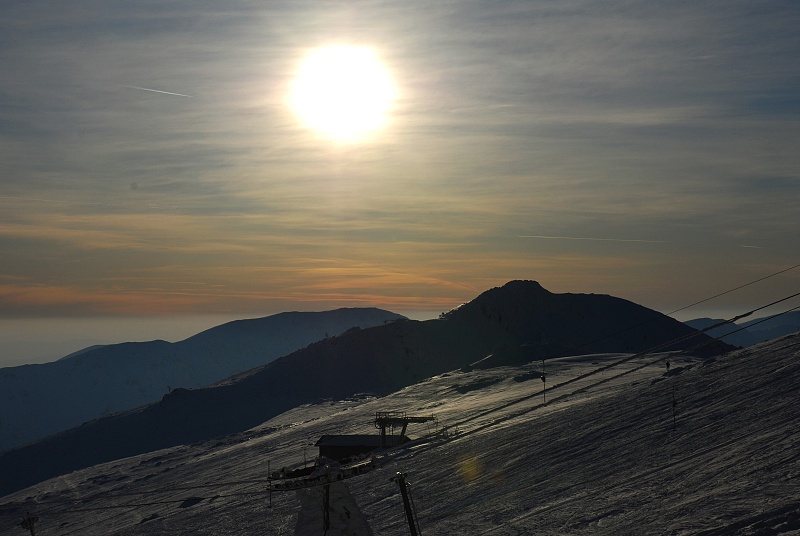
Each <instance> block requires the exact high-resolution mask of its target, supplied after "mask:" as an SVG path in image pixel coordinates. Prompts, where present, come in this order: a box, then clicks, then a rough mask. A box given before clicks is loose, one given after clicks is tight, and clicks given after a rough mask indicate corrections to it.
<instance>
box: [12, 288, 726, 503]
mask: <svg viewBox="0 0 800 536" xmlns="http://www.w3.org/2000/svg"><path fill="white" fill-rule="evenodd" d="M484 305H486V307H484ZM487 311H488V313H489V314H488V315H487V314H486V312H487ZM598 323H599V324H600V326H598V325H597V324H598ZM632 326H634V328H633V329H631V327H632ZM695 333H696V332H695V331H694V330H692V329H691V328H688V327H687V326H684V325H683V324H681V323H680V322H678V321H676V320H673V319H670V318H668V317H665V316H664V315H661V314H659V313H656V312H654V311H651V310H649V309H646V308H644V307H641V306H639V305H636V304H633V303H631V302H627V301H625V300H620V299H618V298H613V297H610V296H597V295H572V294H566V295H557V294H551V293H549V292H547V291H546V290H544V289H542V288H541V286H539V284H538V283H536V282H533V281H529V282H520V281H517V282H512V283H509V284H508V285H505V286H504V287H501V288H498V289H493V290H490V291H488V292H486V293H484V294H482V295H481V296H479V297H478V298H477V299H476V300H475V301H474V302H471V303H470V304H467V305H465V306H463V307H461V308H459V309H458V310H457V311H455V312H454V313H451V314H448V315H446V316H445V318H443V319H440V320H430V321H426V322H415V321H400V322H392V323H389V324H384V325H381V326H376V327H373V328H368V329H361V330H351V331H349V332H347V333H344V334H342V335H341V336H338V337H331V338H328V339H324V340H322V341H319V342H317V343H315V344H312V345H309V346H308V347H307V348H304V349H302V350H299V351H297V352H294V353H292V354H290V355H287V356H284V357H282V358H280V359H277V360H275V361H273V362H271V363H269V364H268V365H265V366H263V367H260V368H258V369H254V370H251V371H248V372H246V373H242V374H240V375H238V376H236V377H233V378H231V379H228V380H226V381H224V382H220V383H219V384H216V385H214V386H211V387H208V388H203V389H195V390H185V389H178V390H174V391H173V392H172V393H170V394H169V395H168V396H166V397H164V399H163V400H162V401H161V402H159V403H157V404H153V405H150V406H147V407H143V408H139V409H136V410H132V411H128V412H126V413H123V414H118V415H112V416H109V417H106V418H103V419H98V420H95V421H93V422H90V423H87V424H85V425H83V426H81V427H79V428H73V429H71V430H67V431H64V432H62V433H60V434H57V435H54V436H50V437H48V438H45V439H43V440H41V441H38V442H36V443H33V444H30V445H27V446H25V447H22V448H19V449H15V450H11V451H8V452H6V453H4V454H2V455H0V473H5V479H4V480H3V481H0V493H8V492H10V491H13V490H15V489H19V488H20V487H24V486H27V485H30V484H33V483H35V482H38V481H41V480H44V479H46V478H50V477H52V476H55V475H58V474H63V473H66V472H69V471H74V470H76V469H80V468H82V467H87V466H91V465H95V464H97V463H101V462H105V461H110V460H114V459H118V458H123V457H126V456H133V455H136V454H140V453H142V452H147V451H153V450H157V449H162V448H166V447H170V446H174V445H178V444H188V443H193V442H197V441H201V440H204V439H208V438H211V437H215V436H220V435H225V434H231V433H236V432H240V431H242V430H246V429H248V428H251V427H253V426H257V425H258V424H260V423H262V422H264V421H265V420H267V419H270V418H272V417H274V416H276V415H278V414H280V413H282V412H284V411H287V410H289V409H291V408H293V407H296V406H298V405H301V404H307V403H313V402H315V401H318V400H320V399H342V398H346V397H348V396H352V395H354V394H357V393H372V394H376V395H386V394H389V393H391V392H393V391H396V390H398V389H401V388H403V387H405V386H408V385H411V384H414V383H416V382H419V381H422V380H424V379H426V378H429V377H431V376H434V375H437V374H441V373H443V372H446V371H450V370H454V369H459V368H462V367H468V366H469V365H474V366H478V367H480V368H486V367H490V366H497V365H503V364H517V363H525V362H528V361H530V360H531V359H542V358H554V357H558V356H563V355H568V354H569V350H573V351H574V350H575V349H577V348H580V350H581V351H582V352H637V351H642V350H646V349H649V348H653V347H659V346H664V345H665V343H667V342H668V341H672V340H674V339H675V338H680V337H684V336H688V335H691V334H695ZM604 335H605V336H604ZM708 341H709V339H708V338H707V337H705V336H702V335H701V336H699V337H696V338H691V339H686V340H683V341H682V342H681V343H678V344H666V348H669V349H675V348H681V347H682V348H693V347H695V346H696V345H697V343H698V342H701V343H702V342H708ZM709 349H714V346H713V345H709V346H704V347H702V348H701V350H703V351H706V352H708V350H709Z"/></svg>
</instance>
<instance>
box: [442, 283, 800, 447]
mask: <svg viewBox="0 0 800 536" xmlns="http://www.w3.org/2000/svg"><path fill="white" fill-rule="evenodd" d="M796 296H800V292H798V293H795V294H792V295H790V296H787V297H784V298H781V299H780V300H775V301H773V302H771V303H769V304H767V305H763V306H761V307H757V308H755V309H752V310H751V311H748V312H746V313H743V314H741V315H738V316H736V317H734V318H732V319H730V320H725V321H723V322H720V323H718V324H714V325H713V326H709V327H707V328H704V329H702V330H699V331H696V332H695V333H691V334H689V335H684V336H682V337H678V338H676V339H672V340H670V341H667V342H665V343H662V344H659V345H656V346H654V347H651V348H649V349H648V350H645V351H643V352H638V353H635V354H632V355H630V356H626V357H623V358H621V359H618V360H616V361H613V362H612V363H609V364H608V365H605V366H602V367H599V368H596V369H593V370H590V371H589V372H586V373H584V374H580V375H578V376H576V377H574V378H570V379H569V380H565V381H563V382H561V383H558V384H556V385H554V386H552V387H550V392H553V390H555V389H559V388H564V387H566V386H568V385H571V384H573V383H575V382H578V381H581V380H584V379H586V378H589V377H591V376H594V375H596V374H599V373H601V372H605V371H607V370H610V369H612V368H614V367H617V366H619V365H622V364H624V363H627V362H629V361H633V360H634V359H638V358H641V357H644V356H646V355H649V354H652V353H654V352H659V351H663V350H664V349H666V348H669V347H670V346H672V345H675V344H678V343H681V342H684V341H687V340H690V339H692V338H694V337H697V336H698V335H700V334H703V333H705V332H706V331H709V330H711V329H714V328H717V327H719V326H722V325H725V324H728V323H732V322H734V321H735V320H738V319H741V318H745V317H747V316H750V315H751V314H753V313H755V312H757V311H760V310H762V309H766V308H767V307H771V306H773V305H775V304H778V303H781V302H784V301H787V300H789V299H791V298H794V297H796ZM714 340H716V339H713V338H712V341H714ZM712 341H708V342H705V341H704V343H703V344H708V343H709V342H712ZM666 358H667V356H660V357H659V358H658V359H656V360H654V361H648V363H647V364H646V365H644V366H648V365H650V364H652V363H655V362H658V361H660V360H662V359H666ZM644 366H642V367H641V368H643V367H644ZM637 370H638V369H637ZM627 373H628V371H626V372H623V373H620V374H617V375H614V376H611V377H609V378H604V379H602V380H600V381H598V382H595V383H593V384H591V385H588V386H585V387H582V388H581V389H580V390H578V391H574V392H573V391H570V392H569V393H564V394H561V395H559V396H557V397H556V398H552V399H551V400H550V403H551V404H552V403H553V402H556V401H558V400H561V399H563V398H565V397H568V396H572V395H573V394H577V393H579V392H583V391H586V390H588V389H590V388H592V387H594V386H596V385H602V384H603V383H606V382H607V381H610V380H613V379H616V378H619V377H621V376H623V375H625V374H627ZM538 396H539V393H538V392H537V393H533V394H530V395H525V396H523V397H520V398H517V399H515V400H511V401H509V402H505V403H503V404H501V405H500V406H497V407H494V408H491V409H488V410H485V411H483V412H481V413H478V414H476V415H472V416H470V417H467V418H465V419H463V420H461V421H459V422H458V423H456V424H454V425H453V426H461V425H464V424H466V423H468V422H470V421H473V420H475V419H479V418H482V417H485V416H487V415H490V414H492V413H495V412H497V411H500V410H503V409H506V408H508V407H511V406H513V405H516V404H518V403H520V402H524V401H526V400H530V399H531V398H535V397H538ZM542 407H545V404H537V405H535V406H533V407H531V408H528V409H526V410H523V411H521V412H517V413H514V414H513V415H511V416H509V417H508V418H503V419H500V420H498V421H493V422H492V423H489V424H487V425H484V426H480V427H478V428H477V429H473V430H471V431H468V432H464V434H471V433H474V432H476V431H479V430H483V429H485V428H486V427H488V426H493V425H495V424H497V423H498V422H503V421H506V420H508V419H510V418H516V417H518V416H519V415H522V414H525V413H529V412H531V411H535V410H537V409H539V408H542ZM462 435H463V434H462Z"/></svg>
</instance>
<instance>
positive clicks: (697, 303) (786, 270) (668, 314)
mask: <svg viewBox="0 0 800 536" xmlns="http://www.w3.org/2000/svg"><path fill="white" fill-rule="evenodd" d="M795 268H800V264H795V265H794V266H790V267H789V268H786V269H784V270H780V271H779V272H775V273H772V274H769V275H767V276H764V277H761V278H759V279H756V280H754V281H750V282H749V283H745V284H744V285H739V286H738V287H736V288H732V289H730V290H726V291H725V292H720V293H719V294H715V295H713V296H711V297H710V298H706V299H704V300H700V301H697V302H694V303H691V304H689V305H686V306H684V307H681V308H680V309H675V310H674V311H670V312H669V313H667V316H670V315H673V314H675V313H679V312H681V311H685V310H686V309H689V308H691V307H694V306H695V305H700V304H701V303H705V302H707V301H711V300H713V299H714V298H719V297H720V296H724V295H725V294H730V293H731V292H735V291H737V290H741V289H743V288H745V287H749V286H750V285H754V284H756V283H760V282H761V281H764V280H765V279H769V278H770V277H775V276H776V275H780V274H783V273H785V272H788V271H790V270H794V269H795Z"/></svg>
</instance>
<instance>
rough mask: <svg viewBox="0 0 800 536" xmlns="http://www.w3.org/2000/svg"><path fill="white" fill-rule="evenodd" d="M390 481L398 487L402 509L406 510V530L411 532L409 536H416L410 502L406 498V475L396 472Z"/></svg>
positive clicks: (415, 526) (415, 525)
mask: <svg viewBox="0 0 800 536" xmlns="http://www.w3.org/2000/svg"><path fill="white" fill-rule="evenodd" d="M392 480H394V481H395V482H397V484H398V485H399V486H400V495H402V496H403V507H404V508H405V510H406V519H407V520H408V528H409V529H410V530H411V536H418V532H417V524H416V523H415V522H414V511H413V510H412V509H411V501H410V500H409V498H408V490H407V489H406V486H407V484H406V475H405V473H400V472H398V473H397V475H396V476H395V477H394V478H392Z"/></svg>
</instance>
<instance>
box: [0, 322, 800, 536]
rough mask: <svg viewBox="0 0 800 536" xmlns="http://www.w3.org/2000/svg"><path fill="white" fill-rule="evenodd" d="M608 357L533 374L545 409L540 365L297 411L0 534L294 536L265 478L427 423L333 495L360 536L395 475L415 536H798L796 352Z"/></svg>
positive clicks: (384, 524)
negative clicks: (387, 429)
mask: <svg viewBox="0 0 800 536" xmlns="http://www.w3.org/2000/svg"><path fill="white" fill-rule="evenodd" d="M620 357H621V356H618V355H609V354H606V355H589V356H576V357H567V358H561V359H556V360H552V361H548V363H547V366H548V370H547V372H548V386H549V387H551V390H550V391H549V392H548V393H547V395H546V396H547V404H546V405H544V404H543V403H542V393H541V389H542V383H541V381H540V379H539V373H540V370H539V367H540V364H529V365H523V366H519V367H498V368H492V369H487V370H473V371H471V372H461V371H459V370H455V371H452V372H449V373H445V374H441V375H438V376H436V377H433V378H431V379H428V380H425V381H423V382H420V383H417V384H415V385H413V386H410V387H407V388H405V389H402V390H400V391H398V392H396V393H393V394H391V395H388V396H386V397H382V398H369V397H362V398H358V399H348V400H342V401H326V402H320V403H318V404H313V405H304V406H301V407H298V408H295V409H293V410H291V411H289V412H287V413H284V414H282V415H279V416H277V417H275V418H273V419H271V420H270V421H268V422H265V423H264V424H263V425H260V426H258V427H255V428H253V429H252V430H249V431H247V432H243V433H239V434H233V435H230V436H226V437H222V438H216V439H214V440H211V441H206V442H200V443H196V444H192V445H188V446H178V447H174V448H170V449H166V450H162V451H159V452H157V453H151V454H145V455H140V456H136V457H133V458H128V459H124V460H118V461H114V462H111V463H107V464H103V465H99V466H96V467H92V468H89V469H85V470H82V471H79V472H75V473H72V474H69V475H65V476H62V477H59V478H56V479H53V480H50V481H48V482H45V483H42V484H39V485H37V486H36V487H34V488H30V489H27V490H23V491H21V492H19V493H16V494H14V495H10V496H7V497H4V498H3V499H1V500H0V534H2V535H6V534H8V535H13V534H19V533H21V529H20V526H19V523H20V522H21V521H22V519H23V518H24V517H25V516H26V515H27V514H28V513H29V514H30V515H32V516H37V517H38V521H37V525H36V526H37V530H38V531H39V532H37V533H38V534H61V535H64V536H66V535H70V534H81V535H86V536H93V535H120V536H122V535H163V534H214V535H223V536H224V535H233V534H237V535H238V534H259V535H285V534H293V533H294V527H295V524H296V523H297V518H298V511H299V507H300V503H299V501H298V499H297V498H296V495H295V493H294V492H277V491H273V492H272V493H270V492H269V489H268V481H267V477H268V475H269V474H270V472H272V471H276V470H278V469H280V468H281V467H291V466H292V465H293V464H302V463H303V459H304V458H308V459H309V460H310V459H311V458H312V457H313V455H314V451H315V449H314V448H313V447H312V446H310V445H311V444H313V442H314V441H315V440H316V439H317V438H319V437H320V436H322V435H324V434H331V433H375V430H374V428H373V427H372V420H373V418H374V415H375V412H376V411H386V410H394V411H406V412H408V413H409V414H422V415H430V414H435V415H436V416H437V417H438V422H437V423H436V424H429V425H411V427H410V428H409V431H408V433H409V435H410V436H411V437H412V438H415V441H414V442H412V443H410V444H407V445H405V446H403V447H400V448H397V449H394V450H391V451H387V452H385V453H382V454H379V455H377V456H376V458H375V462H376V463H377V465H378V466H379V467H378V469H376V470H374V471H372V472H368V473H366V474H362V475H360V476H356V477H353V478H351V479H348V480H345V481H344V482H345V483H346V485H347V486H348V487H349V489H350V491H351V493H352V495H353V498H354V500H355V503H356V504H357V505H358V507H359V508H360V510H361V512H363V514H364V516H365V517H366V519H367V521H368V522H369V524H370V525H371V528H372V531H373V532H374V533H375V534H381V535H387V536H392V535H398V536H399V535H403V534H408V533H409V528H408V525H407V523H406V519H405V515H404V511H403V505H402V501H401V498H400V493H399V489H398V486H397V484H396V483H393V482H391V481H390V478H391V477H392V476H394V475H395V474H396V473H397V472H404V473H406V474H407V478H408V480H409V481H410V482H411V484H412V486H411V491H412V495H413V502H414V505H415V507H416V512H417V517H418V521H419V526H420V528H421V530H422V534H425V535H426V536H434V535H451V534H476V535H506V534H509V535H510V534H516V535H525V534H531V535H534V534H536V535H562V534H574V535H584V534H585V535H589V534H591V535H614V536H618V535H641V534H673V535H689V534H703V535H706V536H709V535H745V534H762V535H766V534H770V535H771V534H787V535H788V534H798V533H800V483H799V482H798V475H800V456H798V452H800V419H799V418H798V410H797V400H798V394H800V392H799V391H798V389H800V388H799V387H798V386H800V336H789V337H786V338H783V339H779V340H776V341H773V342H771V343H767V344H764V345H761V346H756V347H752V348H749V349H746V350H739V351H735V352H732V353H729V354H726V355H723V356H720V357H717V358H716V359H713V358H712V359H706V360H701V359H697V358H691V357H685V356H680V355H677V354H670V355H667V354H661V355H656V356H646V357H640V358H635V359H633V360H628V361H623V360H622V359H620ZM666 360H669V361H670V364H671V367H670V368H669V370H667V369H666V367H665V361H666ZM615 363H616V364H617V365H616V366H614V367H610V368H609V365H613V364H615ZM622 372H625V373H626V374H625V375H622V376H620V375H619V374H620V373H622ZM673 408H674V410H675V411H674V412H673ZM319 507H320V508H322V504H320V505H319ZM318 529H319V530H318V531H317V532H315V533H318V534H322V533H323V529H322V527H318Z"/></svg>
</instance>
